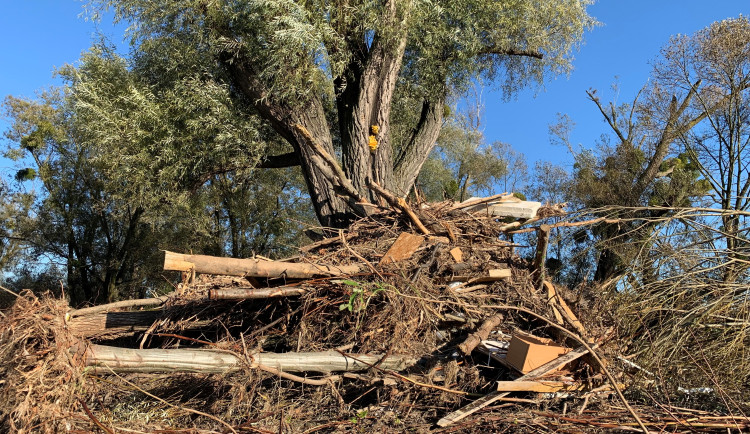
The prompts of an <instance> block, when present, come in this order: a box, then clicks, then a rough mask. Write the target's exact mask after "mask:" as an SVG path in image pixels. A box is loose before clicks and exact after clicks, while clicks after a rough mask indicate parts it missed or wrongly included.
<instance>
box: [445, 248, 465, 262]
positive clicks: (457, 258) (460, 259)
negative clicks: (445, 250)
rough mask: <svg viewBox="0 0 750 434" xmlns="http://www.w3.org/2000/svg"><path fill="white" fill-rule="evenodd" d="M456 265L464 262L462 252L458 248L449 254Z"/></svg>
mask: <svg viewBox="0 0 750 434" xmlns="http://www.w3.org/2000/svg"><path fill="white" fill-rule="evenodd" d="M449 253H450V254H451V256H452V257H453V260H454V261H456V263H458V264H460V263H461V262H464V252H463V251H461V249H460V248H459V247H454V248H452V249H451V250H450V252H449Z"/></svg>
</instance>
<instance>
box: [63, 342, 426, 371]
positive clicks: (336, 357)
mask: <svg viewBox="0 0 750 434" xmlns="http://www.w3.org/2000/svg"><path fill="white" fill-rule="evenodd" d="M71 351H73V352H76V353H83V354H84V355H85V360H86V366H89V367H92V368H93V370H94V372H97V373H106V372H110V370H112V371H114V372H118V373H120V372H190V373H205V374H208V373H227V372H235V371H239V370H241V369H243V368H245V367H248V366H247V363H246V362H245V360H244V357H242V356H240V355H238V354H236V353H233V352H230V351H220V350H200V349H197V350H193V349H167V350H164V349H146V350H136V349H130V348H118V347H111V346H106V345H90V346H84V345H83V344H80V345H77V346H74V347H73V348H71ZM382 358H383V356H382V355H377V354H356V355H351V356H350V355H345V354H341V353H339V352H336V351H321V352H310V353H294V352H290V353H252V354H248V359H249V360H250V366H249V368H258V365H262V366H263V367H265V368H272V369H275V370H278V371H282V372H320V373H329V372H353V371H366V370H368V369H370V366H372V365H373V364H375V363H377V362H378V361H381V359H382ZM416 360H417V359H416V358H414V357H411V356H395V355H391V356H390V357H388V358H386V359H385V360H382V363H381V367H383V368H384V369H391V370H395V371H400V370H403V369H406V368H407V367H409V366H411V365H412V364H414V363H416Z"/></svg>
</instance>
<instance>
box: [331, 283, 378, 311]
mask: <svg viewBox="0 0 750 434" xmlns="http://www.w3.org/2000/svg"><path fill="white" fill-rule="evenodd" d="M338 282H339V283H341V284H344V285H347V286H349V287H350V288H351V294H350V295H349V301H348V302H347V303H344V304H341V305H339V310H342V311H343V310H348V311H349V312H351V313H360V312H363V311H365V310H367V306H369V305H370V301H371V300H372V299H373V298H375V297H376V296H377V295H378V294H379V293H381V292H383V291H385V290H386V287H385V286H383V285H381V284H377V283H373V284H366V283H361V282H357V281H355V280H340V281H338Z"/></svg>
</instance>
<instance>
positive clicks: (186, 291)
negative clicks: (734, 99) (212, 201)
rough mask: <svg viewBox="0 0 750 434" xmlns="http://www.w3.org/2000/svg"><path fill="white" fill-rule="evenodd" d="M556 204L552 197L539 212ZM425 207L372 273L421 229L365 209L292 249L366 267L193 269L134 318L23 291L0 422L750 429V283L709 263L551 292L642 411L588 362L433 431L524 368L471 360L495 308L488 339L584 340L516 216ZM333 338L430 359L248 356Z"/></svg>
mask: <svg viewBox="0 0 750 434" xmlns="http://www.w3.org/2000/svg"><path fill="white" fill-rule="evenodd" d="M555 212H556V210H555V209H553V208H547V209H544V208H543V210H542V212H541V213H540V215H541V216H547V215H549V214H555ZM545 213H546V214H545ZM419 214H420V217H421V219H422V220H423V221H424V223H425V225H426V227H427V228H428V229H429V230H430V231H431V232H432V233H433V234H435V235H437V237H434V236H433V237H432V238H430V237H425V242H424V243H423V244H422V245H421V247H420V248H419V249H417V251H416V252H415V253H414V254H412V255H411V256H410V257H409V258H407V259H405V260H402V261H397V262H392V263H390V264H387V265H382V266H380V265H378V263H379V261H380V260H381V258H382V257H383V255H384V254H385V252H386V250H387V249H388V248H389V247H390V246H391V245H392V244H393V243H394V241H395V240H396V239H397V237H398V236H399V234H401V233H402V232H404V231H409V232H411V231H412V229H411V223H410V222H409V221H408V220H407V219H405V218H402V216H401V215H400V214H397V213H395V212H382V213H379V214H375V215H373V216H371V217H368V218H367V219H364V220H361V221H359V222H357V223H356V224H355V225H354V226H352V228H351V229H350V230H349V231H347V232H345V233H344V232H342V233H341V234H340V236H339V237H335V238H332V239H328V240H326V241H324V242H319V243H316V244H314V245H311V246H308V247H306V248H303V249H301V251H300V255H299V256H298V257H296V258H291V260H294V261H296V262H309V263H317V264H333V265H346V264H355V263H359V264H369V265H364V267H365V269H366V271H363V272H362V273H359V274H357V275H352V276H346V277H325V278H316V279H308V280H303V281H296V282H295V281H283V280H282V279H268V280H265V279H260V280H253V279H245V278H230V277H211V276H198V278H196V279H195V280H194V281H192V282H183V283H181V284H180V285H179V287H178V288H177V291H176V292H177V293H179V294H180V295H179V296H176V295H173V296H171V297H169V298H168V300H167V301H166V303H164V304H163V306H161V307H160V308H158V309H156V310H153V309H151V310H148V309H146V310H139V311H137V312H124V313H122V312H119V313H118V312H99V313H90V314H85V313H84V312H80V311H79V313H78V314H76V312H71V311H69V309H68V307H67V304H66V302H65V301H64V300H60V299H56V298H53V297H50V296H41V297H37V296H35V295H33V294H31V293H24V294H22V295H21V296H19V297H18V298H17V300H16V302H15V304H14V305H13V307H12V308H10V309H9V310H7V311H5V312H3V313H2V315H3V316H4V317H5V318H4V321H3V326H2V329H0V360H2V364H0V378H1V379H2V380H0V426H2V427H4V429H7V430H10V431H13V432H91V431H92V430H96V429H98V430H100V431H102V432H108V433H113V432H118V433H119V432H165V433H166V432H169V433H193V432H201V433H202V432H274V433H276V432H370V431H383V432H392V431H409V432H428V431H437V432H488V431H498V432H504V431H510V432H529V431H556V432H579V431H580V430H582V429H584V430H591V431H600V430H605V429H610V428H617V429H619V430H638V429H639V428H638V426H639V425H638V424H639V423H641V424H642V426H647V427H648V428H649V429H653V430H667V431H669V432H687V431H693V432H695V431H698V432H703V431H712V430H717V429H721V430H723V432H727V430H729V431H732V430H745V429H748V427H750V419H747V418H746V417H744V413H743V411H747V410H748V404H747V399H748V397H747V396H746V393H747V390H748V387H747V379H748V378H750V376H749V375H748V371H747V369H748V368H747V366H746V364H747V363H748V362H747V361H748V360H750V358H748V357H746V356H745V354H744V351H746V350H745V348H746V347H747V343H748V339H747V330H748V322H749V319H748V309H747V300H746V299H747V297H746V292H743V291H745V289H744V288H743V287H740V286H736V287H732V288H727V287H726V286H722V285H719V284H717V282H713V281H711V280H709V279H707V278H706V276H705V275H702V274H700V273H694V274H689V273H688V274H684V275H682V276H681V278H680V279H675V278H670V279H657V280H655V281H653V282H651V283H649V284H648V285H645V286H643V287H642V289H641V290H639V291H634V290H631V289H630V288H627V287H626V286H623V285H626V284H623V283H619V284H617V283H613V284H612V285H610V286H609V289H607V288H600V287H596V288H595V287H591V286H589V287H585V288H577V289H576V292H573V291H570V290H566V289H565V288H558V291H559V292H561V295H562V298H563V302H565V301H567V304H568V305H570V307H571V309H572V310H573V311H574V312H575V314H576V315H578V317H579V319H580V321H581V323H582V325H583V331H584V332H585V336H580V337H582V338H584V339H587V340H588V339H590V341H589V342H594V343H596V344H598V345H600V347H599V349H598V350H597V351H596V353H597V354H598V356H599V357H600V358H602V359H604V360H606V361H608V363H607V367H608V370H609V372H611V373H612V374H613V375H614V377H615V378H614V380H615V382H616V383H618V384H625V385H626V386H627V391H626V393H627V394H628V398H629V401H630V402H631V403H632V404H633V407H634V408H633V412H635V413H636V414H637V418H634V417H633V415H632V413H631V412H629V411H628V410H627V408H626V407H625V406H624V405H623V402H622V401H621V399H619V398H618V397H617V396H616V394H615V393H614V391H613V389H612V388H611V387H609V383H610V381H608V379H607V376H606V375H605V374H606V373H607V372H605V371H604V370H602V369H600V367H599V366H598V363H596V362H595V361H593V360H592V359H591V358H588V359H586V358H584V360H583V361H581V362H575V363H573V364H571V365H569V366H568V367H567V368H565V369H564V370H562V371H558V372H556V373H554V374H553V375H552V376H550V377H548V378H546V379H557V380H559V379H564V380H566V381H569V382H571V383H573V384H579V385H581V387H582V390H581V391H578V392H571V393H570V394H567V393H565V394H558V395H554V394H553V395H552V396H547V395H542V394H538V393H526V394H519V395H515V396H514V398H511V399H506V400H498V401H497V402H495V403H493V404H492V405H491V406H489V407H486V408H484V409H483V410H482V411H481V412H477V413H475V414H473V415H471V416H469V417H467V418H466V419H464V420H462V421H460V422H458V423H457V424H455V425H453V426H450V427H447V428H438V427H436V426H435V423H436V422H437V421H438V420H439V419H440V418H441V417H443V416H445V415H446V414H447V413H449V412H451V411H452V410H455V409H458V408H460V407H462V406H465V405H466V404H468V403H470V402H471V401H472V400H474V399H476V398H479V397H481V396H484V395H486V394H488V393H491V392H492V391H494V390H495V389H496V381H497V380H508V379H511V378H512V372H510V371H509V370H508V369H507V368H505V367H503V366H501V365H500V364H498V363H496V362H495V361H493V360H492V359H491V358H488V357H487V356H486V355H484V354H482V353H481V352H477V351H475V352H474V353H472V354H470V355H468V356H464V355H462V354H461V353H460V352H459V351H458V350H457V345H458V344H460V343H461V342H463V341H464V340H465V339H466V337H467V336H468V335H469V334H470V333H472V332H474V331H475V330H476V329H477V327H479V326H480V325H481V324H482V322H483V321H485V320H486V319H487V318H489V317H491V316H493V315H496V314H498V313H500V314H502V315H503V321H502V323H501V324H500V326H499V327H498V328H497V329H496V330H495V332H494V333H493V335H492V336H491V337H490V338H491V339H496V340H503V337H504V336H507V335H509V334H511V333H512V332H513V331H514V330H523V331H526V332H531V333H534V334H536V335H539V336H547V337H550V338H553V339H555V340H557V341H558V342H560V343H564V344H565V345H567V346H569V347H578V346H579V342H577V341H576V339H577V338H578V337H579V336H578V335H579V333H578V331H577V330H576V327H573V324H572V323H571V321H570V318H569V317H567V315H565V321H564V324H559V323H558V320H556V315H555V311H554V309H553V308H552V307H551V306H552V305H551V304H549V303H548V299H547V296H546V295H547V293H546V292H543V291H540V286H539V285H538V283H537V277H538V273H539V270H537V269H535V268H534V266H533V262H532V261H530V260H527V259H523V258H521V257H519V256H518V255H517V254H516V253H517V252H516V250H517V247H515V246H514V245H513V244H511V243H509V242H507V241H501V240H499V239H498V238H497V234H498V233H500V231H501V229H505V228H507V227H505V225H507V222H502V221H498V219H493V218H488V216H486V215H481V213H469V212H466V211H463V210H453V211H451V210H450V204H447V203H446V204H437V205H433V206H432V207H431V208H430V209H425V210H421V211H420V212H419ZM454 247H459V248H460V249H461V251H462V253H463V258H462V261H456V259H455V258H454V257H453V256H452V255H451V254H450V250H451V249H452V248H454ZM688 253H689V252H686V251H684V250H683V251H679V250H674V251H673V252H671V256H670V255H667V253H664V258H663V259H662V260H670V261H680V260H683V261H687V260H689V259H688V258H687V255H688ZM459 262H460V263H461V264H464V265H458V263H459ZM680 266H683V267H687V265H686V264H680ZM503 268H509V269H510V270H511V273H512V277H511V278H510V279H502V280H497V281H490V282H485V283H477V284H467V285H465V286H464V287H463V288H466V287H467V286H476V285H479V286H478V287H476V288H474V289H473V290H471V291H468V292H461V291H460V289H461V288H455V287H453V288H452V287H450V280H452V279H451V278H452V277H453V276H456V275H465V276H468V277H472V278H477V277H481V276H485V275H486V274H487V271H488V270H490V269H503ZM632 282H635V281H633V280H631V283H632ZM251 283H254V284H255V285H257V286H261V287H267V286H278V285H280V284H286V285H291V286H297V287H300V288H303V289H304V290H305V292H304V294H303V295H302V296H299V297H276V298H267V299H258V300H244V301H226V300H224V301H217V300H213V301H211V300H208V299H207V296H208V293H209V291H210V290H212V289H226V288H232V287H235V288H236V287H248V286H250V284H251ZM612 288H618V289H617V290H616V291H614V290H613V289H612ZM610 294H615V295H614V296H611V295H610ZM727 294H733V295H727ZM743 297H744V298H743ZM709 299H710V300H711V303H706V302H701V301H700V300H704V301H705V300H709ZM117 315H120V316H123V317H127V318H128V319H129V322H128V321H125V322H123V321H122V320H121V319H120V320H117V318H118V316H117ZM139 315H140V316H139ZM101 318H106V320H105V321H104V323H102V322H101V321H100V319H101ZM134 318H135V319H134ZM138 318H140V319H138ZM107 321H108V322H107ZM118 321H119V322H118ZM102 324H104V325H103V326H102ZM687 324H690V325H691V326H690V327H688V326H687ZM695 324H698V326H693V325H695ZM712 324H713V325H712ZM717 324H721V326H717ZM563 329H567V331H564V330H563ZM91 343H95V344H106V345H116V346H121V347H130V348H139V347H140V348H208V349H212V350H219V351H222V352H226V353H230V354H233V355H235V356H237V358H238V359H241V360H244V361H246V362H247V363H241V364H240V366H239V369H234V370H232V371H231V372H229V371H227V372H226V373H223V374H189V373H184V374H158V373H122V372H119V373H118V372H115V371H116V369H101V367H100V368H98V369H92V368H91V367H90V366H89V367H87V360H86V354H87V353H85V352H83V351H81V348H82V345H83V346H86V345H90V344H91ZM592 345H593V344H592ZM332 349H337V351H340V352H341V353H342V354H365V353H373V354H380V355H383V356H382V358H381V360H380V362H382V361H383V360H386V359H388V358H389V357H396V356H398V355H411V356H414V357H415V358H417V359H419V360H418V362H417V363H415V364H414V365H413V366H411V367H410V368H408V369H406V370H403V371H400V372H395V371H392V370H390V369H384V368H382V367H381V366H380V362H378V363H375V364H374V365H372V366H371V367H370V369H367V370H366V371H363V372H358V373H344V374H335V375H334V374H331V373H328V374H325V373H323V374H300V375H299V376H294V375H288V374H287V373H278V372H273V371H269V370H268V369H263V368H264V367H262V366H258V365H257V364H254V363H252V362H253V361H252V356H251V354H254V353H256V352H258V351H262V352H268V353H289V352H305V351H321V350H332ZM622 359H626V360H632V361H635V362H636V365H633V364H632V363H628V362H622V361H621V360H622ZM634 366H638V367H634ZM623 368H626V369H623ZM646 372H648V373H650V374H653V375H649V374H647V373H646ZM728 377H732V378H728ZM678 379H679V381H678ZM706 379H710V380H711V381H713V383H711V384H710V386H711V387H712V388H713V390H714V392H712V393H710V394H704V395H700V402H698V401H696V400H695V398H694V397H695V396H696V395H695V394H692V395H691V394H684V393H682V394H680V392H678V391H677V390H676V385H677V384H695V385H700V386H703V385H705V384H706V383H705V381H706ZM743 400H744V401H743ZM696 404H702V405H701V406H700V407H703V408H700V407H695V405H696ZM688 406H690V407H693V408H697V409H695V410H688V409H686V407H688ZM709 411H710V412H709ZM727 414H735V415H737V416H736V417H730V416H726V415H727ZM637 419H640V420H637Z"/></svg>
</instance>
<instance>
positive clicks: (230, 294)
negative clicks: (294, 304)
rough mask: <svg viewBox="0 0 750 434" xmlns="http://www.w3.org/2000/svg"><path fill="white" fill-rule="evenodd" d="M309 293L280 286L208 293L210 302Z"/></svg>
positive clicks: (231, 289)
mask: <svg viewBox="0 0 750 434" xmlns="http://www.w3.org/2000/svg"><path fill="white" fill-rule="evenodd" d="M305 292H307V291H306V290H305V289H304V288H299V287H294V286H278V287H276V288H229V289H211V290H209V291H208V298H209V299H210V300H250V299H262V298H274V297H294V296H298V295H302V294H304V293H305Z"/></svg>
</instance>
